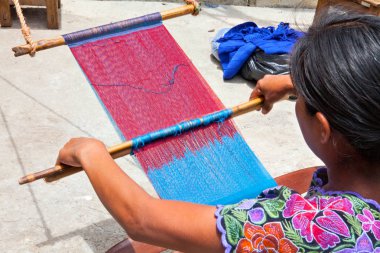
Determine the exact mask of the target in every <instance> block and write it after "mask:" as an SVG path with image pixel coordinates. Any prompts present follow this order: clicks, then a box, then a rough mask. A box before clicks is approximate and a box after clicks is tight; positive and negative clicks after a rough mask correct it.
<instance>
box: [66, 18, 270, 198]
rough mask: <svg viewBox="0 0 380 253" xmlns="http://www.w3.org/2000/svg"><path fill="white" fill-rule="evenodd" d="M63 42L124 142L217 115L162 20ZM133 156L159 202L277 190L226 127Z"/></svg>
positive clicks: (201, 81) (172, 139)
mask: <svg viewBox="0 0 380 253" xmlns="http://www.w3.org/2000/svg"><path fill="white" fill-rule="evenodd" d="M66 38H69V35H66V36H65V39H66ZM67 43H68V44H69V46H70V48H71V51H72V53H73V55H74V56H75V58H76V59H77V61H78V63H79V65H80V66H81V68H82V70H83V72H84V73H85V74H86V76H87V78H88V80H89V82H90V84H91V85H92V87H93V89H94V91H95V93H96V94H97V96H98V98H99V99H100V101H101V103H102V104H103V105H104V108H105V110H106V111H107V113H108V115H109V116H110V119H111V120H112V121H113V123H114V125H115V127H116V129H117V130H118V131H119V133H120V135H121V137H122V138H123V139H132V138H134V137H136V136H139V135H143V134H146V133H149V132H152V131H155V130H158V129H161V128H164V127H168V126H171V125H174V124H177V123H179V122H182V121H185V120H189V119H192V118H195V117H200V116H202V115H204V114H208V113H211V112H214V111H217V110H221V109H223V105H222V103H221V102H220V101H219V99H218V98H217V97H216V96H215V94H214V93H213V92H212V90H211V89H210V87H209V86H208V85H207V83H206V82H205V80H204V79H203V78H202V76H201V75H200V74H199V72H198V71H197V70H196V69H195V67H194V66H193V64H192V63H191V61H190V60H189V59H188V58H187V56H186V55H185V54H184V52H183V51H182V50H181V48H180V47H179V46H178V45H177V43H176V42H175V41H174V39H173V38H172V36H171V35H170V34H169V32H168V31H167V30H166V28H165V27H164V26H163V25H162V24H161V22H160V20H157V21H156V22H152V21H151V20H149V22H145V25H144V26H142V25H141V24H139V25H135V24H134V26H133V27H132V28H128V29H127V30H125V31H123V32H122V31H120V30H117V32H116V33H115V34H111V33H110V32H109V31H107V33H106V34H105V35H104V36H103V37H99V34H96V37H94V38H88V37H86V38H85V39H83V41H82V42H81V41H78V40H76V41H74V42H72V43H71V42H70V41H67ZM134 154H135V156H136V157H137V159H138V161H139V162H140V164H141V167H142V168H143V169H144V171H145V172H146V174H147V175H148V177H149V178H150V180H151V182H152V184H153V186H154V187H155V189H156V191H157V193H158V194H159V196H160V197H161V198H165V199H177V200H184V201H190V202H197V203H205V204H227V203H233V202H237V201H238V200H241V199H243V198H248V197H255V196H256V195H257V194H258V193H259V192H260V191H261V190H263V189H265V188H267V187H271V186H274V185H275V183H274V181H273V179H272V178H271V177H270V175H269V174H268V173H267V172H266V171H265V169H264V168H263V166H262V165H261V163H260V161H259V160H258V159H257V158H256V157H255V155H254V154H253V153H252V151H251V150H250V149H249V147H248V146H247V144H246V143H245V142H244V140H243V139H242V137H241V136H240V134H239V133H238V132H237V130H236V129H235V127H234V125H233V123H232V122H231V121H229V120H227V121H223V122H218V123H215V124H212V125H209V126H207V127H201V128H198V129H196V130H192V131H190V132H186V133H182V134H180V135H178V136H174V137H169V138H166V139H164V140H161V141H157V142H154V143H152V144H149V145H146V146H143V147H140V148H138V149H135V150H134Z"/></svg>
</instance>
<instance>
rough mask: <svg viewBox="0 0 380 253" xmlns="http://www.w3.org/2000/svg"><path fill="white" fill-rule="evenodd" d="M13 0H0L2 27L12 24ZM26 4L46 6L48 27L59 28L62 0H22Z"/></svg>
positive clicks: (0, 21) (22, 3) (0, 22)
mask: <svg viewBox="0 0 380 253" xmlns="http://www.w3.org/2000/svg"><path fill="white" fill-rule="evenodd" d="M12 4H13V3H12V1H10V0H0V24H1V26H2V27H10V26H12V14H11V8H10V6H11V5H12ZM20 4H21V5H25V6H46V18H47V27H48V28H49V29H58V28H59V9H60V8H61V0H20Z"/></svg>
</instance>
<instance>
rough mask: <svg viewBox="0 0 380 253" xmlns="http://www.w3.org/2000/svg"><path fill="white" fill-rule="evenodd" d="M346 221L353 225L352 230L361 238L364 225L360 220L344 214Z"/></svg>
mask: <svg viewBox="0 0 380 253" xmlns="http://www.w3.org/2000/svg"><path fill="white" fill-rule="evenodd" d="M343 216H344V218H345V219H346V221H347V222H348V223H349V224H350V225H351V228H352V229H353V230H354V232H355V234H356V235H357V236H360V235H361V234H362V225H361V223H360V221H359V220H358V219H356V218H355V216H352V215H349V214H344V215H343Z"/></svg>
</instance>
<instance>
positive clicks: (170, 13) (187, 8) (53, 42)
mask: <svg viewBox="0 0 380 253" xmlns="http://www.w3.org/2000/svg"><path fill="white" fill-rule="evenodd" d="M194 9H195V7H194V5H192V4H188V5H184V6H180V7H177V8H174V9H171V10H167V11H163V12H160V14H161V17H162V20H167V19H171V18H175V17H178V16H182V15H186V14H190V13H193V12H194ZM36 43H37V48H36V51H41V50H45V49H49V48H53V47H58V46H62V45H65V44H66V42H65V39H64V38H63V37H62V36H59V37H57V38H52V39H42V40H38V41H36ZM12 51H13V52H14V56H16V57H17V56H21V55H26V54H29V53H30V52H31V51H32V47H31V45H29V44H25V45H20V46H16V47H14V48H12Z"/></svg>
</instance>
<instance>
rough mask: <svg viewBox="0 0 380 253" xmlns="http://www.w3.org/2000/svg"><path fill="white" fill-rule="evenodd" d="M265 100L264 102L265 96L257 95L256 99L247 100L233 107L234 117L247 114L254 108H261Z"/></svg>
mask: <svg viewBox="0 0 380 253" xmlns="http://www.w3.org/2000/svg"><path fill="white" fill-rule="evenodd" d="M263 102H264V98H263V97H257V98H254V99H252V100H250V101H248V102H246V103H243V104H240V105H237V106H235V107H232V108H231V110H232V117H236V116H239V115H242V114H245V113H247V112H251V111H253V110H256V109H258V108H260V106H261V105H262V103H263Z"/></svg>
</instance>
